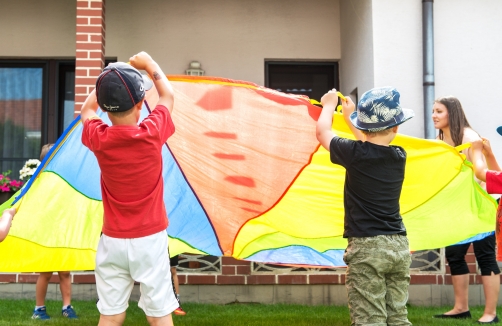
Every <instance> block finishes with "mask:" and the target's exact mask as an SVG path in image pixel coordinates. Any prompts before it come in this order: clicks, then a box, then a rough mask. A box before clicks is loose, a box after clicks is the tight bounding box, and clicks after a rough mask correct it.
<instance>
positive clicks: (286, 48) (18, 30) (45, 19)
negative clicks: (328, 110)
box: [0, 0, 341, 85]
mask: <svg viewBox="0 0 502 326" xmlns="http://www.w3.org/2000/svg"><path fill="white" fill-rule="evenodd" d="M1 4H2V11H1V14H0V15H1V16H0V17H1V19H0V28H1V30H2V31H3V32H2V33H0V44H2V47H1V48H0V57H74V56H75V21H76V17H75V15H76V9H75V1H67V0H44V1H38V0H18V1H15V2H14V1H1ZM339 16H340V14H339V1H338V0H311V1H302V0H280V1H279V0H277V1H269V0H257V1H243V0H239V1H225V0H211V1H205V0H184V1H165V0H145V1H133V0H107V1H106V53H105V55H106V57H116V58H117V59H118V60H120V61H127V60H128V59H129V57H130V56H131V55H133V54H135V53H137V52H139V51H142V50H144V51H147V52H149V53H150V54H151V55H152V56H153V57H154V58H155V59H156V60H157V61H158V62H159V63H160V65H161V67H162V68H163V69H164V71H165V73H166V74H184V72H185V69H187V68H188V64H189V63H190V61H192V60H197V61H199V62H200V63H201V64H202V68H203V69H204V70H205V71H206V75H209V76H218V77H225V78H232V79H238V80H246V81H251V82H254V83H257V84H260V85H263V84H264V83H265V79H264V76H265V64H264V63H265V59H280V60H331V61H333V60H338V59H340V57H341V42H340V18H339ZM6 31H7V32H6Z"/></svg>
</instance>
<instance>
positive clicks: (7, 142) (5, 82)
mask: <svg viewBox="0 0 502 326" xmlns="http://www.w3.org/2000/svg"><path fill="white" fill-rule="evenodd" d="M44 70H45V67H44V65H40V64H26V65H15V64H13V65H11V66H0V169H1V171H8V170H11V171H12V174H11V176H12V177H13V178H14V179H18V178H19V170H20V169H21V167H22V166H23V165H24V162H25V161H26V160H28V159H30V158H38V157H39V154H40V147H41V142H42V119H43V118H42V117H43V109H44V105H43V92H44V82H43V81H44V77H45V75H44Z"/></svg>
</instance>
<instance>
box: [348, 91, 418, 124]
mask: <svg viewBox="0 0 502 326" xmlns="http://www.w3.org/2000/svg"><path fill="white" fill-rule="evenodd" d="M399 97H400V95H399V92H398V91H397V89H395V88H394V87H380V88H373V89H371V90H369V91H367V92H366V93H364V94H363V96H362V97H361V100H359V103H358V104H357V110H356V111H355V112H352V114H351V115H350V121H351V122H352V124H353V125H354V127H356V128H357V129H359V130H364V131H369V132H376V131H381V130H385V129H389V128H392V127H394V126H397V125H400V124H401V123H403V122H405V121H406V120H409V119H411V118H413V117H414V116H415V113H414V112H413V110H410V109H403V108H401V105H400V104H399Z"/></svg>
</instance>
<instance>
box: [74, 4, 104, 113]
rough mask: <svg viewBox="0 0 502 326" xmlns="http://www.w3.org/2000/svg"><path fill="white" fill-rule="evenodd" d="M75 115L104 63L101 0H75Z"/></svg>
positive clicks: (102, 7)
mask: <svg viewBox="0 0 502 326" xmlns="http://www.w3.org/2000/svg"><path fill="white" fill-rule="evenodd" d="M76 24H77V42H76V63H75V117H76V116H77V115H79V114H80V109H81V107H82V104H83V103H84V101H85V99H86V98H87V95H89V93H90V92H91V91H92V90H93V89H94V87H95V85H96V78H97V77H98V76H99V74H100V73H101V71H102V70H103V67H104V64H105V30H106V26H105V0H77V22H76Z"/></svg>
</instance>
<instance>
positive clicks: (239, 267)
mask: <svg viewBox="0 0 502 326" xmlns="http://www.w3.org/2000/svg"><path fill="white" fill-rule="evenodd" d="M466 259H467V262H468V264H469V269H470V270H471V274H470V284H481V275H478V274H477V273H476V263H475V258H474V254H473V251H472V246H471V248H470V249H469V253H468V254H467V256H466ZM221 271H222V272H221V274H207V275H202V274H182V273H178V279H179V283H180V284H181V285H184V284H189V285H275V284H305V285H306V284H312V285H313V284H345V274H344V271H343V270H342V271H341V272H340V273H333V272H329V273H313V274H301V273H294V274H293V273H291V274H258V273H257V274H251V262H249V261H242V260H236V259H234V258H231V257H223V258H222V261H221ZM37 277H38V274H35V273H20V274H0V283H2V282H6V283H35V282H36V280H37ZM51 282H52V283H57V282H59V278H58V276H57V274H55V275H53V277H52V279H51ZM72 282H73V283H74V284H89V283H90V284H93V283H95V278H94V275H93V274H85V275H82V274H73V275H72ZM410 283H411V284H438V285H442V284H451V275H450V270H449V267H448V266H447V267H446V273H445V274H412V275H411V282H410Z"/></svg>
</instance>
